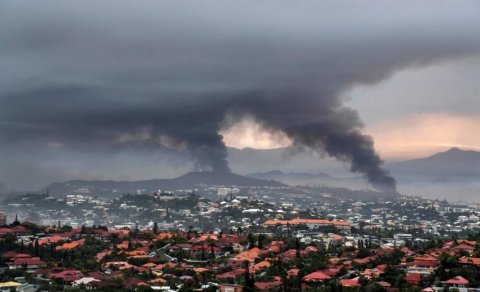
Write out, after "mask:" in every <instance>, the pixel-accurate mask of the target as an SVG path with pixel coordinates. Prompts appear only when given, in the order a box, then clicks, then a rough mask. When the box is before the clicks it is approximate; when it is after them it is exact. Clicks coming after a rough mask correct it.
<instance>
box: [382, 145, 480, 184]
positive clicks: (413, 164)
mask: <svg viewBox="0 0 480 292" xmlns="http://www.w3.org/2000/svg"><path fill="white" fill-rule="evenodd" d="M387 167H388V168H389V169H390V170H391V171H392V173H393V174H394V175H399V176H425V177H438V178H445V177H479V178H480V152H478V151H473V150H462V149H460V148H456V147H454V148H451V149H449V150H447V151H445V152H440V153H436V154H433V155H431V156H428V157H425V158H418V159H412V160H407V161H401V162H393V163H389V164H388V165H387Z"/></svg>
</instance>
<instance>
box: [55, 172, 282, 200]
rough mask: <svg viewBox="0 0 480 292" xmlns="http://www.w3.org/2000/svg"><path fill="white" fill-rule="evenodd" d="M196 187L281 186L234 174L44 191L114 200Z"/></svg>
mask: <svg viewBox="0 0 480 292" xmlns="http://www.w3.org/2000/svg"><path fill="white" fill-rule="evenodd" d="M199 185H218V186H255V187H260V186H265V187H281V186H283V184H282V183H280V182H277V181H272V180H262V179H256V178H251V177H246V176H242V175H238V174H234V173H219V172H189V173H187V174H185V175H182V176H179V177H176V178H172V179H151V180H137V181H115V180H71V181H67V182H56V183H52V184H50V185H49V186H48V187H47V188H48V191H49V193H50V194H51V195H54V196H59V195H65V194H71V193H89V194H94V195H104V196H115V195H121V194H123V193H135V192H136V191H137V190H145V192H146V193H149V192H155V191H157V190H163V191H167V190H168V191H174V190H178V189H192V188H194V187H195V186H199ZM47 188H46V189H47Z"/></svg>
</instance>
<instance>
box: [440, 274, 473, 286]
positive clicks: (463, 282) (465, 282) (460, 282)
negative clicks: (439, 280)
mask: <svg viewBox="0 0 480 292" xmlns="http://www.w3.org/2000/svg"><path fill="white" fill-rule="evenodd" d="M445 283H446V284H449V285H468V283H469V282H468V280H467V279H465V278H464V277H462V276H456V277H453V278H451V279H450V280H447V281H446V282H445Z"/></svg>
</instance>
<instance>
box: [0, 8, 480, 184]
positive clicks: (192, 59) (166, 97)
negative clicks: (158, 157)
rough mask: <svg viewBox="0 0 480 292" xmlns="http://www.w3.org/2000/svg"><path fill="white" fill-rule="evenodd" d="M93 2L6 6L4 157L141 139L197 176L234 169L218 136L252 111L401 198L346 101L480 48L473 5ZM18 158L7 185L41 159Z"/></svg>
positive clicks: (0, 83) (2, 20)
mask: <svg viewBox="0 0 480 292" xmlns="http://www.w3.org/2000/svg"><path fill="white" fill-rule="evenodd" d="M412 3H415V2H412ZM92 4H94V5H83V4H77V3H73V2H52V4H51V5H46V4H44V3H43V2H42V3H37V2H36V1H32V2H29V3H26V2H24V1H21V2H18V1H12V2H8V1H5V2H2V4H0V6H1V7H0V27H2V29H1V30H0V39H2V41H1V42H0V63H1V64H2V74H1V75H0V88H1V91H0V149H1V148H3V149H9V151H8V153H12V152H13V150H12V149H17V148H18V149H30V150H31V152H35V149H38V148H40V147H47V148H51V149H59V151H60V149H61V150H64V149H73V150H75V151H77V152H78V151H83V152H85V153H93V151H94V150H92V149H104V151H109V149H113V148H117V147H118V145H131V143H136V144H135V145H138V149H140V148H141V149H147V148H148V149H151V148H152V147H155V146H158V147H169V148H174V149H177V150H180V151H185V152H187V153H190V154H191V155H192V156H193V157H194V158H195V160H196V167H197V169H200V170H213V171H221V172H226V171H229V167H228V163H227V151H226V147H225V145H224V143H223V139H222V137H221V135H220V134H219V131H220V129H221V128H222V124H223V123H224V122H225V119H226V117H234V119H235V118H236V119H241V118H242V117H244V116H245V115H248V116H252V117H254V118H255V120H256V121H257V122H258V123H260V124H261V125H262V126H263V127H264V128H266V129H271V130H272V131H282V132H284V133H285V134H286V135H287V136H288V137H290V138H291V139H292V140H293V141H294V143H295V145H297V146H299V147H304V148H309V149H312V150H314V151H317V152H322V153H323V152H324V153H327V154H328V155H329V156H332V157H334V158H336V159H338V160H340V161H343V162H347V163H348V164H349V165H350V170H351V171H352V172H355V173H360V174H363V175H364V176H365V177H366V178H367V179H368V181H369V182H370V183H371V184H372V185H373V186H374V187H375V188H377V189H381V190H388V191H395V181H394V179H393V178H392V177H390V176H389V174H388V172H387V171H386V170H385V169H383V168H382V160H381V159H380V158H379V156H378V155H377V154H376V152H375V150H374V144H373V141H372V139H371V138H370V137H369V136H366V135H364V134H363V133H362V123H361V121H360V119H359V117H358V114H357V113H356V111H354V110H352V109H350V108H348V107H346V106H345V105H344V103H343V100H342V97H343V96H344V95H345V94H346V93H347V92H348V91H349V90H350V89H352V88H353V87H354V86H356V85H358V84H375V83H378V82H380V81H382V80H384V79H386V78H388V77H389V76H391V75H392V74H394V73H395V72H397V71H398V70H401V69H404V68H408V67H411V66H423V65H425V64H430V63H432V62H434V61H438V60H443V59H446V58H455V57H459V56H463V55H471V54H475V53H477V52H478V51H479V48H480V37H479V34H476V33H473V34H472V33H471V32H474V31H476V30H477V29H478V27H480V25H479V17H478V15H476V14H475V12H474V11H478V7H477V4H474V2H472V4H471V6H474V7H461V6H460V5H456V6H455V7H450V6H448V7H443V6H441V5H439V7H437V8H436V9H432V7H430V6H429V5H419V4H418V5H413V6H412V5H409V4H406V3H405V2H404V1H402V3H401V4H399V3H398V4H395V5H394V4H392V3H388V6H386V5H385V4H382V2H378V3H377V2H372V4H370V5H363V4H362V5H360V6H358V5H357V4H354V3H352V4H350V5H347V6H348V7H346V6H345V5H344V4H338V3H336V2H335V1H334V2H332V3H330V2H328V3H327V2H325V3H324V4H322V3H316V2H308V3H307V2H305V3H303V2H302V3H297V2H295V3H292V4H288V2H282V1H261V3H259V2H258V1H252V2H250V1H240V2H235V3H234V2H230V1H228V2H224V1H219V2H215V1H208V2H206V3H202V4H199V3H192V2H183V1H171V2H169V1H162V2H157V1H154V2H150V1H146V2H144V5H140V4H138V3H129V2H122V3H118V2H116V1H115V2H109V1H102V2H101V3H99V2H92ZM393 5H394V6H398V7H392V6H393ZM452 8H455V9H452ZM356 9H360V10H357V11H361V13H352V11H356ZM412 23H413V24H415V26H414V27H415V29H413V30H412ZM372 102H375V101H372ZM10 150H12V151H10ZM5 153H7V151H3V153H2V152H0V155H3V156H4V157H2V159H3V161H7V162H8V163H4V164H3V165H2V166H1V168H0V174H2V175H4V176H6V177H8V176H9V175H10V177H11V173H12V171H11V170H12V169H25V167H23V168H19V166H25V165H27V166H28V165H29V164H30V165H33V164H35V162H36V161H31V160H26V159H23V158H22V155H21V154H17V155H16V156H15V158H14V159H13V158H11V155H10V154H9V155H10V156H9V157H7V154H5ZM62 153H63V152H62ZM182 153H183V152H182ZM92 155H93V154H92ZM96 155H97V154H96ZM36 159H37V160H38V161H42V160H45V159H49V158H48V157H43V156H41V155H40V154H39V157H37V158H36ZM74 166H75V165H74V164H72V167H74ZM126 167H128V166H126ZM13 173H14V172H13ZM19 176H20V174H19ZM7 183H8V182H7Z"/></svg>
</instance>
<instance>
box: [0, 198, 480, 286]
mask: <svg viewBox="0 0 480 292" xmlns="http://www.w3.org/2000/svg"><path fill="white" fill-rule="evenodd" d="M217 195H218V196H217V200H212V199H207V198H204V197H202V196H199V195H198V194H194V193H187V194H180V195H176V194H158V193H156V194H151V195H142V194H139V195H124V196H122V197H120V198H117V199H113V200H106V199H102V198H95V197H91V196H85V195H78V194H77V195H67V196H65V197H64V198H53V197H50V196H48V195H46V194H42V195H28V196H23V197H20V198H17V199H15V200H13V199H9V200H8V201H7V202H6V203H7V204H4V206H8V207H7V208H5V207H4V208H3V211H4V212H3V213H1V214H0V225H2V226H1V227H0V253H1V254H0V256H1V263H2V264H1V268H0V289H1V290H0V291H13V290H15V291H85V290H89V291H220V292H224V291H233V292H238V291H462V292H463V291H477V290H476V289H477V288H479V287H480V248H479V244H478V243H479V242H480V236H479V235H478V229H479V224H480V220H479V217H480V211H479V210H477V208H476V206H474V205H459V204H450V203H448V202H445V201H438V200H437V201H432V200H426V199H421V198H417V197H406V196H398V197H395V198H378V199H376V200H368V201H367V200H364V201H361V200H354V199H346V198H338V197H334V196H329V195H328V194H322V195H321V196H320V197H318V199H316V198H312V197H311V196H308V195H303V196H298V195H297V196H295V197H292V198H294V200H293V199H291V198H289V197H285V198H282V199H280V198H277V199H275V198H271V197H268V196H267V197H259V196H253V195H248V194H247V195H242V194H241V193H239V192H235V194H233V192H232V190H230V189H229V190H225V189H219V190H218V194H217ZM313 201H315V203H313ZM309 202H310V203H309ZM306 205H309V206H310V207H309V208H304V206H306ZM29 208H35V210H38V211H37V212H36V213H33V212H32V211H31V210H29ZM14 212H15V213H14ZM19 215H20V216H19ZM28 217H30V218H28ZM123 218H125V219H126V220H128V221H122V219H123ZM34 220H35V221H34ZM38 222H40V223H41V224H40V223H38ZM449 289H450V290H449ZM454 289H456V290H454Z"/></svg>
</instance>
